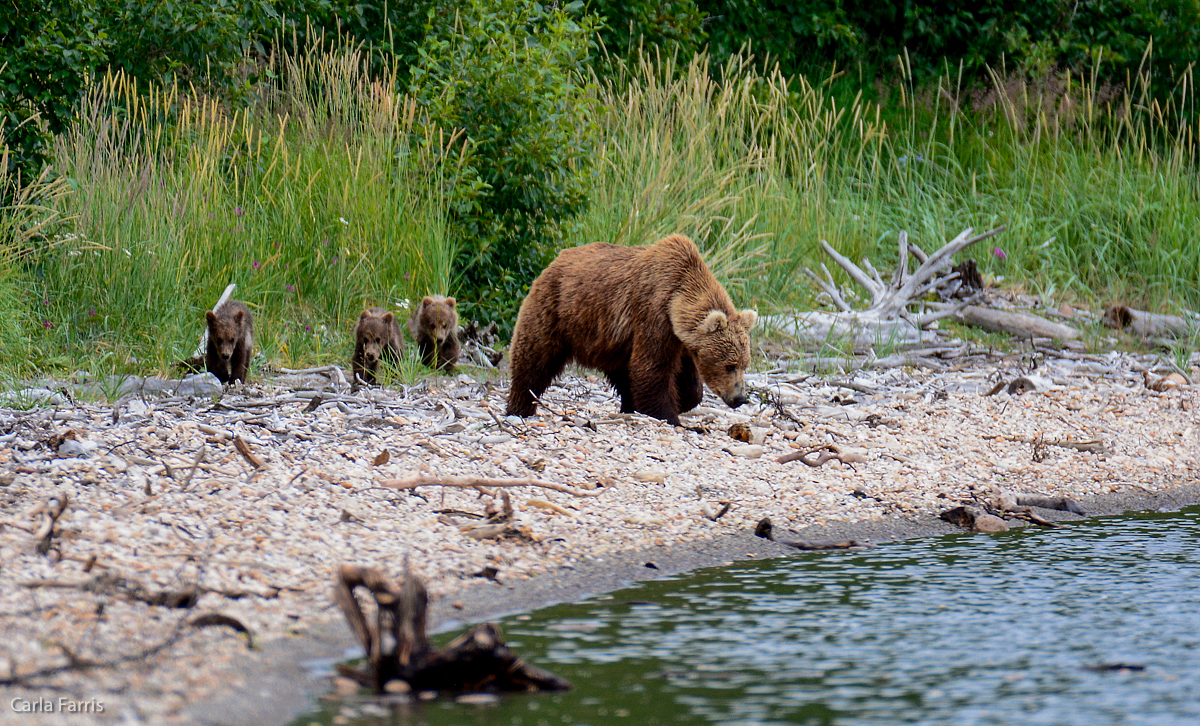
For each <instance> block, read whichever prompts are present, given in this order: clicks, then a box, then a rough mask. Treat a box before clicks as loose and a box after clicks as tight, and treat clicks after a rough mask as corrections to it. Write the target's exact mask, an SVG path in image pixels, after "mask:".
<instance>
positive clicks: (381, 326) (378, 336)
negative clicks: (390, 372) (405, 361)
mask: <svg viewBox="0 0 1200 726" xmlns="http://www.w3.org/2000/svg"><path fill="white" fill-rule="evenodd" d="M403 353H404V338H403V337H401V335H400V326H399V325H398V324H397V323H396V316H395V315H393V314H392V313H391V312H389V311H387V310H384V309H383V308H368V309H366V310H364V311H363V312H362V315H359V316H358V324H357V325H355V326H354V357H353V358H352V359H351V360H350V367H351V368H352V369H353V370H354V382H355V384H356V385H357V384H358V381H359V379H362V381H363V382H364V383H370V384H374V383H375V372H376V371H378V370H379V361H380V360H384V361H387V362H388V363H390V364H392V365H396V364H397V363H399V362H400V356H401V355H402V354H403Z"/></svg>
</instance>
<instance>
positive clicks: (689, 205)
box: [571, 58, 1200, 309]
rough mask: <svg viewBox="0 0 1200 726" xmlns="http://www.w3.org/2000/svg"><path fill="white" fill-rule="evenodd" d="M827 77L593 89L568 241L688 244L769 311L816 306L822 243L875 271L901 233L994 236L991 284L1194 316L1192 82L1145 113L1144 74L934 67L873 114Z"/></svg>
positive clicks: (654, 81)
mask: <svg viewBox="0 0 1200 726" xmlns="http://www.w3.org/2000/svg"><path fill="white" fill-rule="evenodd" d="M836 85H837V84H836V83H834V82H833V80H832V79H811V80H810V79H805V78H795V79H785V78H783V77H781V76H779V75H778V74H775V75H762V74H760V73H759V72H758V71H757V70H756V69H755V66H754V65H753V64H752V63H750V62H748V60H747V59H744V58H742V59H738V58H735V59H732V60H731V61H730V62H729V63H728V64H727V65H726V66H725V67H724V68H722V69H720V70H719V71H718V72H716V73H713V72H711V71H710V70H709V64H708V63H707V60H706V59H704V58H697V59H694V60H693V61H692V62H690V63H688V64H686V65H683V66H677V65H676V63H675V61H674V60H673V59H661V58H654V59H651V58H643V59H642V61H641V63H640V64H638V65H636V66H634V67H632V68H631V69H630V70H629V71H628V72H627V73H626V75H624V76H622V77H619V78H617V79H614V80H612V81H610V82H607V83H603V84H599V88H600V91H599V93H600V94H601V100H602V101H603V103H604V105H605V106H606V107H607V108H608V109H609V111H608V113H607V114H606V115H605V116H604V117H603V119H602V121H603V127H604V132H605V133H604V136H605V144H604V152H603V154H602V155H601V158H600V164H599V168H598V171H597V174H596V183H595V185H594V188H593V190H592V200H593V205H592V208H591V210H590V212H589V213H588V214H587V215H585V217H584V218H583V219H582V220H581V221H580V224H579V227H578V230H577V232H576V234H575V235H574V236H573V237H572V238H571V241H572V242H573V243H584V242H588V241H593V240H608V241H616V242H620V243H627V244H640V243H645V242H648V241H651V240H653V239H654V238H656V237H658V236H661V235H663V234H666V233H669V232H675V231H681V232H686V233H689V234H692V235H693V236H695V237H696V238H698V240H699V241H700V242H701V246H702V247H703V248H704V249H705V250H706V253H707V255H708V258H709V260H710V262H711V263H712V264H713V266H714V268H715V269H716V270H717V271H718V276H719V277H721V278H722V279H723V280H725V281H726V282H727V283H729V284H730V285H731V287H733V288H734V289H735V290H736V291H737V292H738V293H739V294H741V295H743V296H744V297H747V298H749V299H750V301H753V302H755V303H756V304H759V305H760V306H765V307H766V308H768V309H769V308H786V307H790V306H795V305H806V304H811V300H810V299H809V298H810V295H811V293H812V290H811V288H810V286H809V285H808V284H807V283H806V282H805V281H804V280H803V279H802V278H801V276H800V275H799V274H798V273H799V270H800V268H802V267H803V266H806V265H807V266H812V265H814V264H816V263H818V262H820V261H822V258H823V257H824V255H823V253H822V252H821V251H820V249H819V247H818V244H819V241H820V240H821V239H826V240H828V241H829V242H830V243H831V244H833V245H834V247H836V248H838V249H840V250H842V251H843V252H845V253H846V254H848V255H850V256H851V257H852V258H858V257H860V256H862V255H870V256H871V257H872V259H873V260H874V261H875V262H876V265H877V266H879V264H880V263H883V264H885V265H890V264H894V263H895V260H896V258H895V250H894V244H895V243H894V235H895V234H896V233H897V232H898V231H899V230H901V229H904V230H908V231H909V234H910V239H912V240H914V241H915V242H917V243H918V244H920V245H922V246H924V247H926V248H935V247H938V246H940V245H941V244H943V243H944V241H946V240H948V239H950V238H951V237H953V236H954V235H956V234H957V233H958V232H959V231H961V230H962V228H964V227H967V226H972V227H976V228H983V227H990V226H993V225H998V224H1007V225H1008V229H1009V231H1008V232H1006V233H1005V234H1004V235H1003V236H1002V237H1000V238H998V239H997V240H996V241H995V242H994V244H992V245H991V246H989V247H988V248H986V249H977V250H973V254H974V255H975V256H976V257H977V258H978V259H979V261H980V262H981V264H982V266H983V267H984V269H985V270H987V271H988V272H990V273H991V274H992V275H994V276H995V277H996V278H1003V279H1005V280H1006V281H1007V282H1009V283H1015V284H1019V285H1022V286H1025V287H1027V288H1029V289H1031V290H1033V291H1035V292H1037V293H1040V294H1043V295H1045V296H1047V297H1048V298H1050V299H1057V298H1062V297H1072V298H1081V299H1083V300H1086V301H1095V302H1106V301H1108V300H1110V299H1123V300H1126V301H1129V302H1132V303H1135V304H1137V305H1140V306H1144V307H1149V308H1154V309H1166V308H1179V307H1192V308H1195V307H1196V306H1197V305H1198V304H1200V292H1198V283H1197V281H1198V273H1200V245H1196V244H1194V243H1193V242H1192V232H1191V230H1194V229H1196V228H1197V224H1198V223H1200V206H1198V205H1197V191H1198V190H1197V184H1196V174H1195V170H1196V150H1195V136H1196V133H1195V132H1196V128H1195V124H1196V114H1195V108H1194V99H1193V93H1192V88H1193V80H1192V76H1191V74H1190V72H1189V73H1188V74H1187V75H1185V76H1183V77H1182V78H1180V79H1179V83H1178V86H1177V92H1176V93H1175V94H1174V95H1173V96H1171V97H1170V98H1169V99H1166V100H1165V101H1163V100H1160V101H1157V102H1156V101H1154V100H1153V99H1152V97H1151V96H1150V93H1149V88H1150V77H1149V75H1148V73H1143V74H1141V75H1139V76H1138V77H1137V78H1135V79H1133V81H1132V82H1131V83H1129V84H1127V85H1126V86H1124V87H1119V88H1115V87H1112V86H1104V85H1102V84H1098V83H1097V82H1096V80H1095V79H1094V78H1092V79H1087V78H1084V79H1081V78H1077V77H1072V76H1070V75H1069V74H1068V75H1059V76H1055V77H1053V78H1049V79H1034V80H1030V79H1019V78H1017V79H1014V78H1009V77H1001V76H999V75H997V76H994V77H993V80H992V83H991V84H990V86H989V87H985V88H981V89H980V88H977V89H972V90H970V91H968V90H967V89H964V88H963V86H962V84H961V81H960V79H958V78H955V77H952V76H949V75H947V76H946V77H943V78H942V79H939V81H938V82H937V83H936V84H934V85H933V86H930V87H924V88H914V87H912V86H911V85H905V84H904V83H901V84H900V85H899V87H898V89H897V92H896V93H895V94H894V100H892V101H889V102H887V103H885V104H884V106H883V107H881V106H880V105H879V104H877V103H871V102H868V101H866V100H864V94H863V93H862V90H861V89H860V90H859V91H858V92H857V93H856V94H855V95H852V96H850V97H849V98H848V99H846V94H845V93H844V92H839V91H838V90H835V86H836ZM844 85H845V84H842V86H843V87H844ZM884 95H885V96H886V95H887V94H886V93H885V94H884ZM842 99H846V100H842Z"/></svg>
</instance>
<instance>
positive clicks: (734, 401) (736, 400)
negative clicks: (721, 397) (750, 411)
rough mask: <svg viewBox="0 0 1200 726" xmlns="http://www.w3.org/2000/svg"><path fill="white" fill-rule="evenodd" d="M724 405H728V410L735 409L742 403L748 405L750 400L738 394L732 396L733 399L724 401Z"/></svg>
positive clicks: (742, 394) (744, 395)
mask: <svg viewBox="0 0 1200 726" xmlns="http://www.w3.org/2000/svg"><path fill="white" fill-rule="evenodd" d="M725 403H727V404H729V407H730V408H737V407H738V406H741V405H742V404H743V403H750V399H749V398H747V397H746V394H744V393H740V394H738V395H736V396H734V397H733V398H727V399H725Z"/></svg>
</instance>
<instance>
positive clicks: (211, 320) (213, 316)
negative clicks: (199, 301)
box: [204, 310, 217, 325]
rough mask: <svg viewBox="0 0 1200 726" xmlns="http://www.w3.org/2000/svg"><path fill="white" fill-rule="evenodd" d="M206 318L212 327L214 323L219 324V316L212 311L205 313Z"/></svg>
mask: <svg viewBox="0 0 1200 726" xmlns="http://www.w3.org/2000/svg"><path fill="white" fill-rule="evenodd" d="M204 317H205V319H206V320H208V324H209V325H212V324H213V323H215V322H217V314H216V313H214V312H213V311H211V310H206V311H205V312H204Z"/></svg>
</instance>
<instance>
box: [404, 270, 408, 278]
mask: <svg viewBox="0 0 1200 726" xmlns="http://www.w3.org/2000/svg"><path fill="white" fill-rule="evenodd" d="M404 279H405V280H407V279H408V273H407V272H406V273H404Z"/></svg>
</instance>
